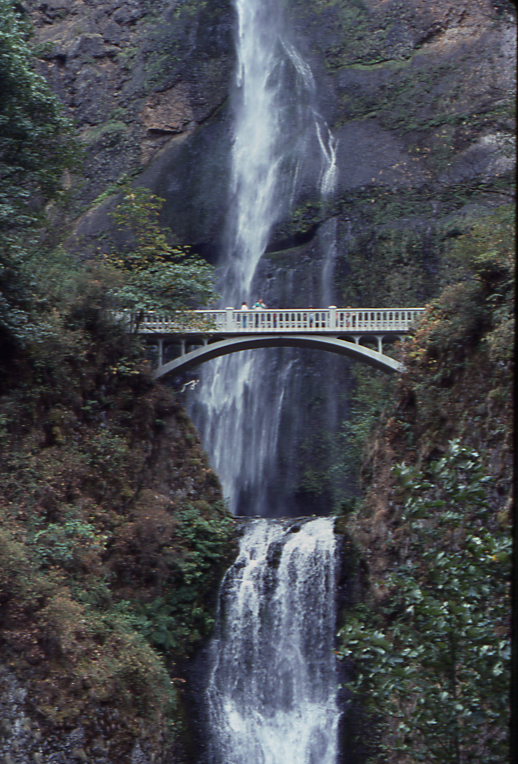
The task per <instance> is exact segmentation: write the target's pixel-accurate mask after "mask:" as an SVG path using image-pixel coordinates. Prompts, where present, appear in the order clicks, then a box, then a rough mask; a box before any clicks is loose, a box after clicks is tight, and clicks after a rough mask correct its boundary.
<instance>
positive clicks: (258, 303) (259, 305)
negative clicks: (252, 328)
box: [252, 297, 266, 327]
mask: <svg viewBox="0 0 518 764" xmlns="http://www.w3.org/2000/svg"><path fill="white" fill-rule="evenodd" d="M252 308H253V309H254V310H266V305H265V304H264V302H263V298H262V297H259V299H258V300H256V302H254V304H253V305H252ZM260 320H261V318H260V316H256V317H255V325H256V327H258V326H259V322H260Z"/></svg>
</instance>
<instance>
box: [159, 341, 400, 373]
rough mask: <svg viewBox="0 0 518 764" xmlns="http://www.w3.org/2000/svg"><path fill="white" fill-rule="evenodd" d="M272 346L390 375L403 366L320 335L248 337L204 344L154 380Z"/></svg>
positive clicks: (163, 369) (165, 366)
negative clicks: (333, 357)
mask: <svg viewBox="0 0 518 764" xmlns="http://www.w3.org/2000/svg"><path fill="white" fill-rule="evenodd" d="M270 347H302V348H310V349H311V350H325V351H327V352H329V353H335V354H337V355H341V356H346V357H348V358H354V359H355V360H357V361H360V362H361V363H366V364H368V365H369V366H373V367H374V368H375V369H380V370H381V371H384V372H387V373H394V372H396V373H397V372H401V371H402V369H403V366H402V364H401V363H399V361H396V360H394V359H393V358H389V356H386V355H384V354H383V353H379V352H377V351H376V350H371V349H370V348H367V347H365V346H364V345H360V344H356V343H355V342H347V341H346V340H340V339H337V338H336V337H326V336H318V335H312V336H308V335H297V334H293V335H289V334H284V335H270V336H268V335H266V336H264V335H263V336H261V335H259V336H248V337H231V338H228V339H224V340H219V341H218V342H213V343H211V344H207V345H204V346H203V347H200V348H197V349H196V350H192V351H191V352H189V353H185V354H184V355H181V356H180V357H179V358H175V359H174V360H173V361H169V362H168V363H165V364H163V365H161V366H159V367H158V369H156V370H155V372H154V374H153V378H154V379H159V378H160V377H163V376H165V375H166V374H178V373H180V372H182V371H186V370H187V369H190V368H192V367H194V366H198V365H199V364H202V363H205V361H210V360H212V359H213V358H219V357H221V356H224V355H229V354H231V353H238V352H240V351H242V350H253V349H254V348H270Z"/></svg>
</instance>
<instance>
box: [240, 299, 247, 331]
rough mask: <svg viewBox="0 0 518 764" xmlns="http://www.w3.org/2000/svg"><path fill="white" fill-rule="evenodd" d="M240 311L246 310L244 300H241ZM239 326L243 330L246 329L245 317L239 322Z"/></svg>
mask: <svg viewBox="0 0 518 764" xmlns="http://www.w3.org/2000/svg"><path fill="white" fill-rule="evenodd" d="M241 310H248V305H247V304H246V300H243V302H242V303H241ZM241 325H242V327H243V329H246V316H243V318H242V320H241Z"/></svg>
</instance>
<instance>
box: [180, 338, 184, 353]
mask: <svg viewBox="0 0 518 764" xmlns="http://www.w3.org/2000/svg"><path fill="white" fill-rule="evenodd" d="M180 345H181V353H180V355H185V340H180Z"/></svg>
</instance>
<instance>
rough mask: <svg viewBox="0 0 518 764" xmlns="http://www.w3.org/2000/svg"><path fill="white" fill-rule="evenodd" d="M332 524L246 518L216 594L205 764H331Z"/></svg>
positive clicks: (334, 729) (334, 749) (334, 750)
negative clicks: (235, 554) (234, 556)
mask: <svg viewBox="0 0 518 764" xmlns="http://www.w3.org/2000/svg"><path fill="white" fill-rule="evenodd" d="M335 568H336V557H335V536H334V530H333V521H332V520H331V519H329V518H319V519H316V520H311V521H306V522H304V521H303V522H302V523H300V522H299V523H297V524H293V521H292V522H291V526H290V525H289V523H286V522H281V521H272V520H263V519H258V520H252V521H248V523H247V528H246V531H245V534H244V537H243V538H242V541H241V547H240V553H239V556H238V558H237V560H236V562H235V563H234V565H233V566H232V567H231V568H230V569H229V571H228V572H227V574H226V576H225V579H224V580H223V583H222V586H221V591H220V603H219V613H218V621H217V623H218V626H217V630H216V635H215V637H214V639H213V641H212V644H211V657H210V662H211V670H210V677H209V682H208V690H207V700H208V704H209V720H210V727H211V742H210V753H209V762H210V764H336V761H337V755H338V724H339V719H340V711H339V709H338V705H337V701H336V694H337V677H336V669H335V660H336V659H335V657H334V653H333V646H334V645H333V637H334V631H335V601H334V597H335Z"/></svg>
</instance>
